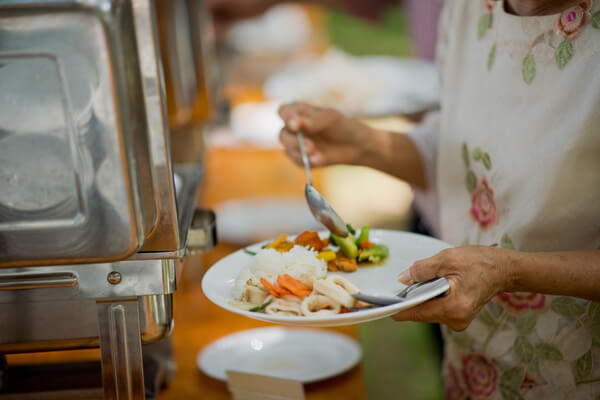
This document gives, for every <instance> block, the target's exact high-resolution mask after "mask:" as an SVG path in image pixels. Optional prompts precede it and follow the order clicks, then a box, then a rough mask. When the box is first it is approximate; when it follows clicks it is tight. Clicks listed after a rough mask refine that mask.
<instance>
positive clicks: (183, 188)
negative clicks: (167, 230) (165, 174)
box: [130, 163, 203, 260]
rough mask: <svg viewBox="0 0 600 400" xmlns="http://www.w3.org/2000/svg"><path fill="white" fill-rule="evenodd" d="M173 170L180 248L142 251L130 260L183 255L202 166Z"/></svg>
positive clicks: (178, 167)
mask: <svg viewBox="0 0 600 400" xmlns="http://www.w3.org/2000/svg"><path fill="white" fill-rule="evenodd" d="M173 169H174V170H175V179H176V182H178V185H177V188H176V191H177V209H178V211H179V213H178V214H179V215H178V218H179V220H178V222H179V225H178V227H177V229H178V230H179V243H180V247H179V248H178V249H176V250H174V251H171V250H163V251H142V252H139V253H136V254H134V255H133V257H131V258H130V260H156V259H166V258H169V259H179V258H181V257H183V256H184V254H185V243H186V241H187V235H188V230H189V228H190V224H191V222H192V216H193V212H194V204H195V203H196V196H197V194H198V188H199V187H200V181H201V179H202V176H203V169H202V165H201V164H197V163H190V164H186V165H175V166H174V168H173Z"/></svg>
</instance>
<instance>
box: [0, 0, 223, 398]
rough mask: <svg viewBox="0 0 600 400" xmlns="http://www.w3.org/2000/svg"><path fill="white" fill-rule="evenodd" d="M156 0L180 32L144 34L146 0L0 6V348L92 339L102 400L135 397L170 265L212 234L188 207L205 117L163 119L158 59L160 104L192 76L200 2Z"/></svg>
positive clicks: (40, 0)
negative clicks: (175, 151) (175, 152)
mask: <svg viewBox="0 0 600 400" xmlns="http://www.w3.org/2000/svg"><path fill="white" fill-rule="evenodd" d="M157 1H158V2H159V5H160V7H162V8H165V7H167V8H168V9H171V8H173V9H176V10H179V11H177V12H173V13H165V14H164V15H163V16H161V19H162V20H161V24H160V26H163V25H165V26H174V27H176V26H182V25H181V24H178V23H177V21H178V20H181V18H184V17H185V18H186V21H187V23H188V24H191V26H194V30H184V31H182V30H178V31H177V33H176V35H174V36H173V38H174V39H173V38H171V36H172V35H170V34H169V32H170V31H168V30H167V31H166V34H161V38H162V39H163V42H160V40H159V29H158V27H159V23H158V22H157V15H156V7H157V4H155V3H154V1H153V0H2V1H0V326H2V329H0V355H1V354H3V353H14V352H31V351H46V350H54V349H70V348H82V347H94V346H96V347H97V346H100V348H101V354H102V376H103V387H104V396H105V398H109V399H116V398H119V399H121V398H124V399H125V398H127V399H130V398H131V399H141V398H144V387H143V373H142V354H141V353H142V347H141V343H142V342H145V343H152V342H156V341H158V340H160V339H162V338H164V337H165V336H167V335H168V334H169V333H170V330H171V328H172V298H171V296H172V293H173V292H174V291H175V289H176V279H177V270H178V268H177V267H178V266H179V265H180V264H181V258H182V257H183V256H184V255H185V254H186V253H190V252H196V251H206V250H208V249H210V248H211V247H212V245H214V243H215V231H214V229H215V227H214V215H213V214H212V213H211V212H210V211H205V210H196V209H194V203H195V198H196V193H197V190H198V187H199V184H200V181H201V178H202V155H201V146H200V149H199V148H198V146H195V144H197V143H201V140H198V134H201V130H202V125H203V123H204V122H206V120H207V119H208V117H207V116H206V118H196V119H194V118H191V119H188V120H186V121H182V120H181V119H178V121H177V124H173V123H172V124H171V126H170V125H169V118H168V115H169V114H168V113H167V99H166V95H165V93H166V91H165V84H164V82H163V75H162V71H163V63H162V62H161V47H162V53H163V56H164V55H165V54H166V53H169V54H170V55H169V58H164V57H163V60H162V61H164V65H165V66H166V68H167V70H168V71H169V74H171V75H170V76H168V77H167V78H168V81H169V82H170V84H171V86H173V85H172V82H178V83H177V84H178V85H179V86H178V87H176V88H172V87H171V88H170V89H169V92H170V93H169V95H170V96H171V97H178V98H182V96H181V95H180V93H179V92H181V91H182V90H184V89H185V90H190V89H189V88H187V86H185V82H187V81H190V80H192V81H193V82H195V83H196V86H195V87H194V88H193V89H192V90H194V89H197V87H198V82H201V81H203V82H207V79H206V74H207V70H206V69H201V68H195V65H196V64H194V63H191V65H190V66H189V67H187V66H186V65H187V64H186V62H187V60H188V59H186V56H189V55H190V54H191V55H192V56H193V57H194V59H196V61H198V60H203V61H206V54H205V53H204V52H205V49H206V46H199V45H198V43H197V41H198V40H199V37H200V39H201V36H202V35H203V34H202V31H199V30H198V27H197V24H198V22H199V21H200V20H199V18H195V15H194V14H193V13H201V12H202V13H203V12H204V10H203V8H202V7H203V3H202V1H198V2H194V6H193V7H192V6H190V5H189V4H188V2H187V1H183V0H176V1H173V2H170V1H165V0H157ZM182 7H184V8H182ZM198 7H199V8H198ZM181 10H184V12H183V13H182V12H181ZM202 18H204V22H206V20H205V18H206V15H205V14H202ZM165 19H167V20H165ZM203 26H204V25H203ZM161 33H162V32H161ZM165 40H166V41H165ZM169 40H174V42H173V43H171V42H168V41H169ZM174 43H176V49H177V51H175V52H173V51H172V50H169V49H172V46H174ZM173 65H178V68H173ZM182 82H183V84H182ZM205 86H206V84H205ZM177 90H178V91H179V92H176V91H177ZM207 93H208V91H207ZM210 97H211V96H207V99H210ZM183 98H184V99H185V96H184V97H183ZM188 103H189V102H188ZM175 107H177V104H176V105H175ZM170 111H171V110H169V113H170ZM171 128H175V130H181V131H185V132H184V134H181V135H177V134H176V132H175V133H173V134H172V129H171ZM190 132H192V134H190ZM176 136H177V137H176ZM175 139H177V140H179V141H184V143H180V144H179V146H182V147H185V148H186V150H187V152H188V153H189V155H191V156H190V157H188V158H187V159H186V160H184V161H186V162H185V163H182V164H174V163H173V161H172V159H173V157H172V155H171V151H170V149H171V141H174V140H175ZM0 393H1V392H0ZM0 398H1V395H0Z"/></svg>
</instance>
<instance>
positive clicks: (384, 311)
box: [201, 228, 452, 327]
mask: <svg viewBox="0 0 600 400" xmlns="http://www.w3.org/2000/svg"><path fill="white" fill-rule="evenodd" d="M371 233H373V234H384V235H385V234H394V235H397V234H400V235H405V236H407V237H411V236H412V237H419V238H420V239H419V240H427V241H431V242H435V243H437V244H438V245H440V246H441V247H440V251H441V250H442V249H446V248H451V247H452V246H451V245H450V244H448V243H446V242H443V241H442V240H440V239H437V238H434V237H431V236H427V235H422V234H419V233H414V232H408V231H401V230H392V229H377V228H375V229H373V228H372V229H371ZM319 234H320V235H323V234H328V232H327V231H319ZM296 235H297V234H290V235H288V236H289V237H291V238H293V237H294V236H296ZM272 240H274V239H271V240H265V241H261V242H258V243H253V244H250V245H248V246H245V247H244V248H241V249H239V250H236V251H235V252H233V253H230V254H228V255H227V256H225V257H223V258H221V259H220V260H218V261H217V262H215V263H214V264H213V265H212V266H211V267H210V268H208V270H207V271H206V272H205V274H204V276H203V277H202V285H201V287H202V292H203V293H204V295H205V296H206V298H207V299H208V300H209V301H210V302H211V303H213V304H215V305H216V306H218V307H220V308H223V309H225V310H227V311H229V312H233V313H235V314H239V315H242V316H245V317H247V318H252V319H255V320H259V321H263V322H269V323H273V324H283V325H291V326H302V327H331V326H340V325H355V324H359V323H364V322H369V321H374V320H377V319H381V318H385V317H388V316H391V315H393V314H394V313H396V312H400V311H402V310H405V309H408V308H412V307H415V306H417V305H419V304H421V303H423V302H425V301H427V300H430V299H432V298H434V297H436V296H439V295H440V294H442V293H444V292H446V291H447V290H449V288H450V286H449V284H448V282H447V281H446V282H444V283H443V284H441V285H440V286H438V287H436V288H434V289H432V291H431V292H429V293H427V294H426V295H425V294H423V295H421V296H419V297H416V298H415V299H413V300H412V301H411V300H408V301H406V302H402V303H397V304H392V305H388V306H384V307H378V308H373V309H370V310H365V311H358V312H352V313H344V314H336V315H331V316H313V317H304V316H275V315H268V314H263V313H250V312H249V311H245V310H242V309H239V308H236V307H233V306H231V305H229V304H221V303H220V302H218V301H217V300H216V299H213V298H212V296H211V294H212V293H211V292H212V289H211V288H210V287H209V285H208V281H209V280H210V277H211V276H212V275H213V274H214V273H215V272H214V271H216V269H217V268H218V266H219V265H220V264H221V263H222V262H225V260H226V259H227V258H229V257H230V256H233V255H237V254H241V253H243V252H244V250H245V249H253V248H255V247H259V248H260V246H262V245H263V244H265V243H270V242H271V241H272ZM432 256H433V254H432ZM213 269H214V270H213ZM232 279H235V277H232ZM407 305H408V307H407ZM357 315H360V316H359V317H357Z"/></svg>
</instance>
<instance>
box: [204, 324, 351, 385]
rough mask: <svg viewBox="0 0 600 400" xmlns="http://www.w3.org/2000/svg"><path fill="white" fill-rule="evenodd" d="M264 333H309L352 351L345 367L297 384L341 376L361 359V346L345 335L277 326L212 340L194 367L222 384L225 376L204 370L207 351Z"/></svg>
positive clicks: (320, 330) (331, 331)
mask: <svg viewBox="0 0 600 400" xmlns="http://www.w3.org/2000/svg"><path fill="white" fill-rule="evenodd" d="M265 331H269V332H275V331H283V332H286V333H289V334H299V333H306V332H310V333H311V334H312V335H318V336H327V337H329V338H332V339H336V340H340V341H342V342H344V343H345V344H346V345H347V348H350V349H352V350H353V351H354V354H353V355H352V357H349V358H348V362H347V363H346V365H344V367H343V368H336V369H333V370H332V371H331V372H328V373H327V374H322V375H320V376H316V377H314V378H312V379H306V380H299V382H301V383H302V384H307V383H313V382H320V381H324V380H327V379H330V378H333V377H335V376H338V375H342V374H344V373H346V372H348V371H350V370H351V369H352V368H354V367H355V366H357V365H358V364H359V363H360V361H361V360H362V357H363V350H362V346H361V344H360V342H359V341H358V340H357V339H356V338H354V337H352V336H350V335H347V334H344V333H341V332H336V331H334V330H330V329H323V328H314V327H313V328H311V327H290V326H279V325H278V326H263V327H258V328H250V329H242V330H239V331H235V332H232V333H229V334H227V335H224V336H221V337H219V338H217V339H215V340H213V341H212V342H210V343H208V344H206V345H205V346H204V347H203V348H202V349H201V350H200V351H198V353H197V355H196V367H198V369H199V370H201V371H202V373H204V374H205V375H207V376H209V377H211V378H213V379H216V380H219V381H222V382H226V381H227V376H225V377H221V376H218V375H217V374H215V373H212V372H209V371H208V370H207V369H206V368H204V365H205V363H204V362H203V360H204V358H205V357H206V354H208V353H209V351H211V350H213V349H215V348H217V347H218V346H219V344H221V343H223V342H225V341H229V340H234V339H236V338H237V337H244V336H247V335H251V334H252V333H253V332H254V333H259V332H265Z"/></svg>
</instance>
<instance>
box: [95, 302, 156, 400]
mask: <svg viewBox="0 0 600 400" xmlns="http://www.w3.org/2000/svg"><path fill="white" fill-rule="evenodd" d="M97 307H98V328H99V332H100V352H101V354H102V381H103V387H104V398H105V399H107V400H124V399H127V400H143V399H144V397H145V396H144V371H143V362H142V343H141V340H140V328H139V315H138V302H137V300H136V299H131V300H125V299H122V300H118V301H115V302H110V301H107V302H102V301H98V303H97Z"/></svg>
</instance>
